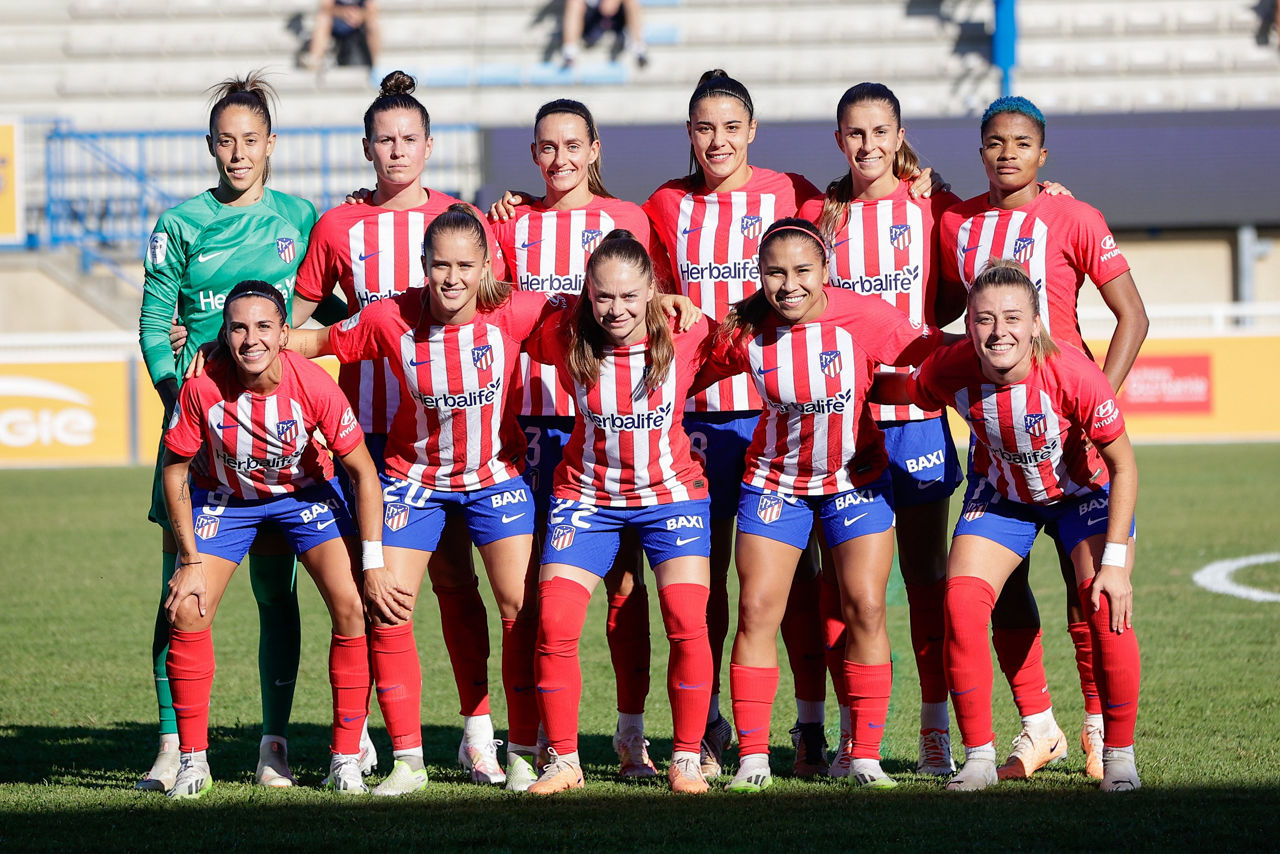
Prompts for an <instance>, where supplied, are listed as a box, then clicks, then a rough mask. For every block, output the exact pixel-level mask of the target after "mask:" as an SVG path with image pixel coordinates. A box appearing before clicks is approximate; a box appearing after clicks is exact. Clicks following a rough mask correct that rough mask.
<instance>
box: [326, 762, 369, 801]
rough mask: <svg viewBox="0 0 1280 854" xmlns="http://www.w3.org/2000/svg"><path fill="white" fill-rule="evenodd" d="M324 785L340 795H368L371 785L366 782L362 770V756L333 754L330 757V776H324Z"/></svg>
mask: <svg viewBox="0 0 1280 854" xmlns="http://www.w3.org/2000/svg"><path fill="white" fill-rule="evenodd" d="M324 787H325V788H326V789H330V790H332V791H334V792H337V793H338V794H340V795H367V794H368V793H369V787H368V786H366V785H365V784H364V776H363V774H361V772H360V757H359V755H355V756H346V755H343V754H341V753H335V754H333V755H332V756H331V757H330V759H329V776H328V777H325V778H324Z"/></svg>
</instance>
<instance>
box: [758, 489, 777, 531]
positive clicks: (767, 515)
mask: <svg viewBox="0 0 1280 854" xmlns="http://www.w3.org/2000/svg"><path fill="white" fill-rule="evenodd" d="M756 515H757V516H759V517H760V521H761V522H764V523H765V524H766V525H768V524H770V523H772V522H776V521H778V520H779V519H781V518H782V499H781V498H779V497H778V496H776V495H761V496H760V503H759V504H758V505H756Z"/></svg>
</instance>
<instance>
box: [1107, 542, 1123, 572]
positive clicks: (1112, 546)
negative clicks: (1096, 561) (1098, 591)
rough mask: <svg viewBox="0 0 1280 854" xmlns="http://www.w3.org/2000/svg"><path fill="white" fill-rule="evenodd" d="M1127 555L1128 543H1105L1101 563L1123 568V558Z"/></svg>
mask: <svg viewBox="0 0 1280 854" xmlns="http://www.w3.org/2000/svg"><path fill="white" fill-rule="evenodd" d="M1128 556H1129V544H1128V543H1107V544H1106V545H1105V546H1104V547H1103V549H1102V565H1103V566H1118V567H1120V568H1121V569H1124V565H1125V560H1126V558H1128Z"/></svg>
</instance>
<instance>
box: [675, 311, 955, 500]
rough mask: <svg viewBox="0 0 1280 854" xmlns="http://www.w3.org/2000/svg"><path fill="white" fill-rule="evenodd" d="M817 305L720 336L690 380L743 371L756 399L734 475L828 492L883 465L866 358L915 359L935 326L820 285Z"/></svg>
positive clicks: (928, 348)
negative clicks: (819, 309) (794, 317)
mask: <svg viewBox="0 0 1280 854" xmlns="http://www.w3.org/2000/svg"><path fill="white" fill-rule="evenodd" d="M824 292H825V293H826V296H827V307H826V309H825V310H824V311H823V313H822V316H821V317H819V318H818V319H817V320H814V321H810V322H809V323H799V324H796V325H794V326H787V325H785V324H782V323H780V322H779V321H778V319H777V315H774V314H773V313H772V312H771V313H770V316H769V319H768V320H767V321H766V322H765V324H764V326H763V327H762V328H761V329H759V330H757V332H756V335H755V337H753V338H750V339H747V338H746V337H745V336H742V335H739V336H735V337H734V338H733V339H731V340H730V341H725V340H724V339H720V340H718V341H717V342H716V345H715V347H714V348H713V349H712V353H711V356H710V358H709V359H708V361H707V364H706V366H705V367H704V368H703V371H702V373H700V374H699V376H698V380H697V382H696V383H695V388H696V387H698V386H701V385H703V384H705V383H706V382H709V381H711V380H713V379H716V378H717V377H720V376H724V375H726V374H737V373H748V374H750V376H751V378H752V380H754V382H755V387H756V389H757V391H758V393H759V394H760V395H761V397H762V398H763V399H764V401H765V407H764V412H763V413H761V415H760V423H759V424H757V425H756V431H755V434H754V435H753V436H752V438H751V445H750V447H748V449H747V472H746V475H745V476H744V477H743V481H744V482H746V483H749V484H751V485H752V486H756V487H759V488H761V489H767V490H770V491H774V492H781V493H785V494H791V495H831V494H834V493H837V492H844V491H846V490H849V489H853V488H854V487H858V486H863V485H865V484H867V483H870V482H871V481H873V480H875V479H876V478H877V477H879V476H880V473H881V472H883V471H884V469H885V466H886V465H888V458H887V456H886V454H885V450H884V438H883V436H882V434H881V433H880V430H879V428H878V427H876V424H875V421H874V420H873V419H872V418H871V415H870V412H869V411H868V410H867V408H866V395H867V390H868V389H869V388H870V386H871V380H872V377H873V372H874V370H875V366H876V363H883V364H888V365H910V364H916V363H919V362H920V361H922V360H923V359H924V357H925V356H926V355H928V354H929V353H930V352H932V351H933V350H934V349H935V348H936V347H937V346H938V345H939V344H940V343H941V342H942V334H941V333H940V332H939V331H938V330H937V329H936V328H932V327H928V326H921V325H919V324H914V323H912V322H911V321H909V320H907V318H906V317H904V316H903V315H902V312H900V311H898V310H896V309H895V308H893V307H892V306H890V305H888V304H886V303H885V302H884V300H880V299H876V298H874V297H865V296H861V295H859V294H853V293H850V292H849V291H845V290H840V289H838V288H830V287H828V288H826V289H825V291H824Z"/></svg>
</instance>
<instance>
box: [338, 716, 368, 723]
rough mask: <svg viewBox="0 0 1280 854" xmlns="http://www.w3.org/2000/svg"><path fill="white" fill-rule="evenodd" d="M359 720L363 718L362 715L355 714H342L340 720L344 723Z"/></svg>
mask: <svg viewBox="0 0 1280 854" xmlns="http://www.w3.org/2000/svg"><path fill="white" fill-rule="evenodd" d="M360 720H364V715H356V716H355V717H354V718H349V717H347V716H346V715H343V716H342V722H343V723H344V724H351V723H355V722H356V721H360Z"/></svg>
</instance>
